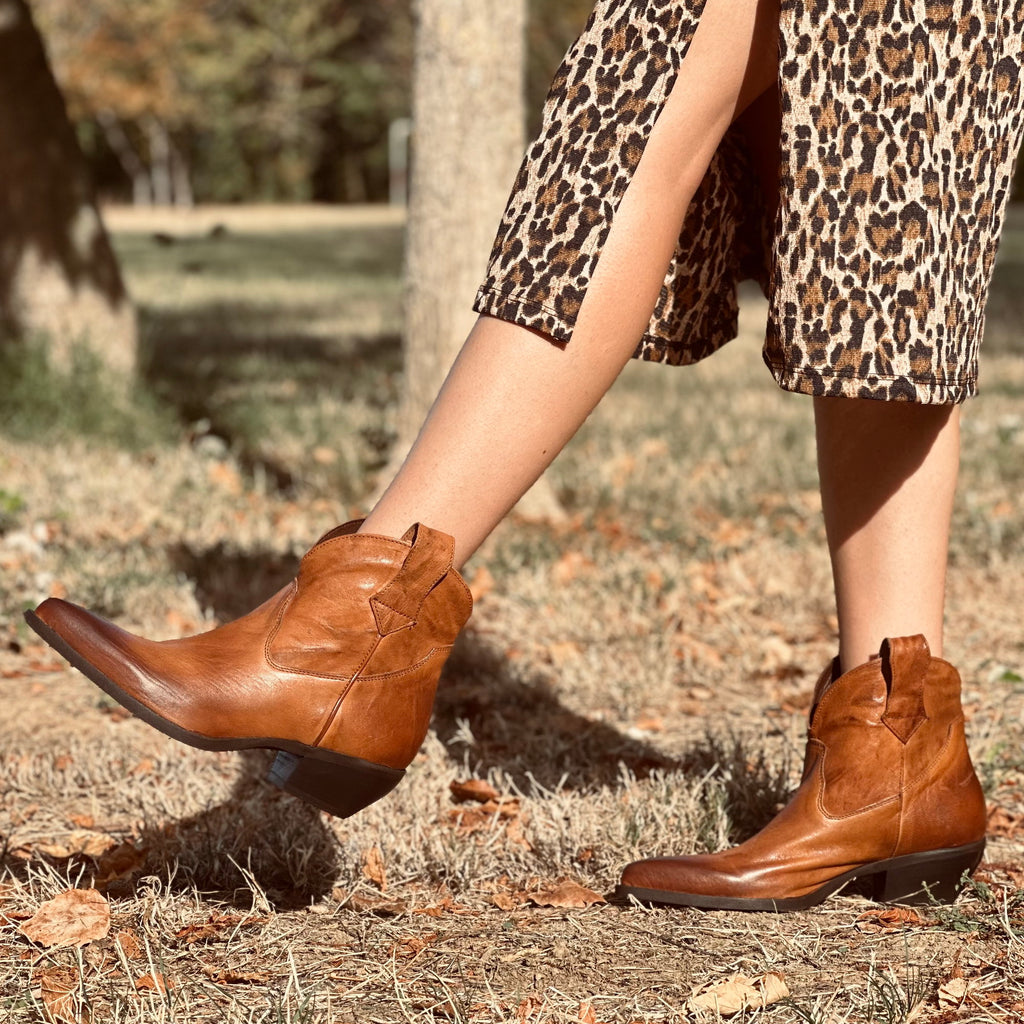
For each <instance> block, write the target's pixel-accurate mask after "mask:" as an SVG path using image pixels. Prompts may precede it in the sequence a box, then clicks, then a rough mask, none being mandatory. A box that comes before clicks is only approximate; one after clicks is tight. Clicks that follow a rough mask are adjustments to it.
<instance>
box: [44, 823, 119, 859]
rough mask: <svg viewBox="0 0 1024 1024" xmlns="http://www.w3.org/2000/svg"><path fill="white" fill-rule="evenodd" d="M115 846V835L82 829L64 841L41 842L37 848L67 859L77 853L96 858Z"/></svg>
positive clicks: (48, 854) (58, 857)
mask: <svg viewBox="0 0 1024 1024" xmlns="http://www.w3.org/2000/svg"><path fill="white" fill-rule="evenodd" d="M115 846H117V840H116V839H114V837H113V836H108V835H105V834H104V833H103V832H90V831H87V830H85V829H81V830H79V831H77V832H72V833H71V835H70V836H69V837H68V838H67V840H66V841H65V842H63V843H39V844H38V845H37V846H36V849H37V850H38V851H39V852H40V853H43V854H46V856H47V857H53V858H54V859H55V860H67V859H68V858H69V857H74V856H76V855H83V856H86V857H92V858H93V859H94V860H95V859H97V858H99V857H102V856H103V854H105V853H106V852H107V851H108V850H110V849H112V848H113V847H115Z"/></svg>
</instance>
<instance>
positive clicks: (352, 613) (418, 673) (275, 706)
mask: <svg viewBox="0 0 1024 1024" xmlns="http://www.w3.org/2000/svg"><path fill="white" fill-rule="evenodd" d="M358 526H359V523H358V522H353V523H347V524H345V525H344V526H342V527H338V528H337V529H335V530H332V531H331V532H330V533H328V534H327V535H325V537H323V538H322V539H321V540H320V541H319V542H318V543H317V544H316V545H315V546H314V547H313V548H312V549H311V550H310V551H309V552H308V553H307V554H306V556H305V557H304V558H303V559H302V563H301V566H300V568H299V573H298V576H297V578H296V579H295V580H294V581H293V582H292V583H290V584H289V585H288V586H286V587H284V588H283V589H282V590H280V591H279V592H278V593H277V594H275V595H274V596H273V597H271V598H270V599H269V600H268V601H266V602H265V603H264V604H262V605H261V606H260V607H259V608H257V609H255V610H254V611H252V612H250V613H249V614H248V615H246V616H244V617H242V618H240V619H237V620H236V621H234V622H231V623H228V624H227V625H225V626H222V627H220V628H218V629H215V630H212V631H211V632H208V633H204V634H201V635H199V636H194V637H188V638H186V639H182V640H169V641H164V642H154V641H151V640H146V639H143V638H142V637H138V636H134V635H133V634H131V633H127V632H125V631H124V630H122V629H120V628H119V627H117V626H115V625H113V624H112V623H109V622H106V621H104V620H103V619H101V618H99V617H97V616H95V615H92V614H91V613H90V612H88V611H86V610H85V609H83V608H80V607H78V606H77V605H74V604H71V603H70V602H67V601H61V600H57V599H52V598H51V599H50V600H48V601H45V602H44V603H43V604H42V605H40V606H39V608H38V609H36V614H37V615H38V617H39V618H40V619H41V620H42V621H43V622H44V623H46V625H48V626H49V627H50V628H51V629H53V630H54V631H55V632H56V633H58V634H59V635H60V636H61V637H62V638H63V639H64V640H65V642H66V643H68V644H69V645H70V646H71V647H72V648H74V650H75V651H77V652H78V653H79V654H80V655H81V656H82V657H83V658H85V660H86V661H88V662H90V663H91V664H92V665H94V666H95V667H96V668H97V669H99V670H100V672H102V673H103V674H104V675H105V676H106V677H107V678H108V679H110V680H112V681H113V682H114V683H115V684H116V685H117V686H118V687H120V688H121V689H122V690H123V691H124V692H125V693H127V694H128V695H130V696H131V697H133V698H135V699H136V700H138V701H140V702H141V703H142V704H144V705H146V706H147V707H148V708H150V709H151V710H152V711H154V712H156V713H157V714H158V715H160V716H161V717H162V718H164V719H165V720H167V721H169V722H171V723H172V724H174V725H176V726H178V727H180V728H182V729H186V730H188V731H190V732H194V733H198V734H200V735H202V736H204V737H207V738H211V739H240V740H251V739H261V738H266V739H271V740H272V739H275V738H276V739H286V740H292V741H297V742H299V743H303V744H306V745H308V746H321V747H323V748H325V749H328V750H332V751H335V752H336V753H340V754H346V755H348V756H351V757H359V758H364V759H366V760H368V761H372V762H374V763H377V764H382V765H386V766H388V767H391V768H405V767H406V765H408V763H409V762H410V761H411V760H412V759H413V757H414V756H415V755H416V752H417V751H418V750H419V747H420V744H421V743H422V742H423V738H424V736H425V735H426V731H427V727H428V724H429V722H430V713H431V708H432V706H433V700H434V693H435V690H436V688H437V682H438V678H439V677H440V674H441V668H442V666H443V665H444V663H445V660H446V659H447V656H448V653H449V652H450V650H451V647H452V644H453V643H454V642H455V638H456V637H457V636H458V634H459V632H460V630H461V629H462V627H463V626H464V625H465V623H466V620H467V619H468V618H469V616H470V612H471V610H472V604H473V601H472V597H471V595H470V592H469V588H468V587H467V586H466V584H465V583H464V581H463V580H462V578H461V576H460V575H459V574H458V573H457V572H456V571H455V569H454V568H453V567H452V554H453V548H454V543H453V541H452V538H451V537H448V536H447V535H445V534H442V533H439V532H437V531H434V530H430V529H428V528H427V527H425V526H422V525H417V526H415V527H413V528H412V529H411V530H410V531H409V532H408V533H407V534H406V536H405V537H403V538H402V539H401V540H396V539H393V538H389V537H380V536H375V535H370V534H358V533H356V532H355V531H356V530H357V529H358ZM268 745H271V746H272V744H268Z"/></svg>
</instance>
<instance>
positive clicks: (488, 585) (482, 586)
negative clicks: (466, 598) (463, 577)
mask: <svg viewBox="0 0 1024 1024" xmlns="http://www.w3.org/2000/svg"><path fill="white" fill-rule="evenodd" d="M497 585H498V584H497V581H496V580H495V579H494V574H493V573H492V572H491V570H490V569H488V568H487V566H486V565H481V566H480V568H479V569H477V571H476V572H475V573H474V574H473V579H472V580H471V581H470V584H469V592H470V593H471V594H472V595H473V601H474V603H478V602H480V601H482V600H483V599H484V598H485V597H486V596H487V595H488V594H489V593H491V591H492V590H494V588H495V587H496V586H497Z"/></svg>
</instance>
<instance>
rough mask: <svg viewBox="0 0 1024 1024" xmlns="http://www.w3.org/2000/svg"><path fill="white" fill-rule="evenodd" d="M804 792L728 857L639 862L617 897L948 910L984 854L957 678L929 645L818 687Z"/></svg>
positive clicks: (900, 651)
mask: <svg viewBox="0 0 1024 1024" xmlns="http://www.w3.org/2000/svg"><path fill="white" fill-rule="evenodd" d="M804 764H805V767H804V774H803V780H802V782H801V784H800V787H799V788H798V789H797V791H796V793H795V794H794V795H793V797H792V799H791V800H790V801H789V803H788V804H787V805H786V806H785V807H784V808H783V809H782V810H781V811H780V812H779V814H778V815H777V816H776V817H775V818H773V819H772V821H771V822H769V823H768V825H766V826H765V828H763V829H762V830H761V831H760V832H758V833H757V834H756V835H755V836H753V837H751V838H750V839H748V840H747V841H746V842H745V843H742V844H741V845H740V846H737V847H735V848H733V849H731V850H725V851H722V852H721V853H713V854H701V855H697V856H690V857H661V858H651V859H648V860H642V861H637V862H635V863H633V864H630V865H629V866H628V867H627V868H626V870H625V871H624V873H623V876H622V882H621V884H620V885H619V887H618V890H617V893H618V895H619V896H620V897H621V898H629V897H633V898H635V899H638V900H641V901H645V902H652V903H670V904H677V905H681V906H690V907H703V908H709V909H722V910H768V911H780V910H805V909H807V908H809V907H812V906H815V905H816V904H818V903H821V902H823V901H824V900H825V899H827V898H828V897H829V896H831V895H832V894H833V893H835V892H837V891H838V890H840V889H841V888H843V887H844V886H845V885H846V884H847V883H848V882H851V881H854V880H856V879H860V880H866V881H867V882H868V884H869V886H870V892H871V894H872V895H873V897H874V898H875V899H879V900H883V901H886V902H900V903H927V902H929V901H933V900H934V901H938V902H951V901H952V900H954V899H956V896H957V894H958V893H959V891H960V889H961V888H962V886H963V880H964V877H965V876H966V875H968V874H970V872H971V871H973V870H974V869H975V868H976V867H977V866H978V863H979V862H980V861H981V857H982V854H983V852H984V849H985V824H986V816H985V799H984V796H983V794H982V790H981V786H980V785H979V783H978V778H977V776H976V775H975V772H974V767H973V765H972V764H971V759H970V755H969V753H968V750H967V741H966V738H965V736H964V719H963V713H962V711H961V709H960V677H959V675H958V674H957V671H956V669H955V668H954V667H953V666H952V665H950V664H949V663H948V662H946V661H943V660H941V659H939V658H932V657H931V654H930V652H929V650H928V645H927V643H926V642H925V638H924V637H923V636H915V637H900V638H895V639H891V640H887V641H886V642H885V643H884V644H883V646H882V654H881V657H878V658H875V659H873V660H872V661H870V662H868V663H867V664H866V665H861V666H860V667H858V668H855V669H852V670H851V671H850V672H847V673H846V674H845V675H839V673H838V667H837V666H836V665H835V664H833V666H832V667H831V668H829V669H828V670H826V672H825V673H824V674H823V675H822V677H821V679H820V680H819V682H818V686H817V687H816V689H815V697H814V706H813V708H812V711H811V720H810V726H809V730H808V741H807V754H806V759H805V763H804Z"/></svg>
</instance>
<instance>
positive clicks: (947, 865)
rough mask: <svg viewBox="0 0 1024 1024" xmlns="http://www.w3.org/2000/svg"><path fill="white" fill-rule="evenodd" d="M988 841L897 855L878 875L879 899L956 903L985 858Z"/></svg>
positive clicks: (906, 901) (877, 890) (912, 902)
mask: <svg viewBox="0 0 1024 1024" xmlns="http://www.w3.org/2000/svg"><path fill="white" fill-rule="evenodd" d="M984 852H985V841H984V840H982V841H981V842H978V843H971V844H970V846H958V847H956V848H954V849H951V850H934V851H932V852H931V853H914V854H909V855H908V856H906V857H896V858H894V859H893V860H891V861H889V862H888V865H889V866H888V867H887V868H886V869H885V871H883V872H879V873H878V874H876V875H875V893H874V896H875V899H876V900H879V901H881V902H882V903H909V904H920V903H952V902H953V901H954V900H955V899H956V898H957V896H958V895H959V893H960V890H961V889H962V888H963V885H964V875H969V874H970V873H971V872H972V871H973V870H974V869H975V868H976V867H977V866H978V864H979V863H980V862H981V857H982V854H983V853H984Z"/></svg>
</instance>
